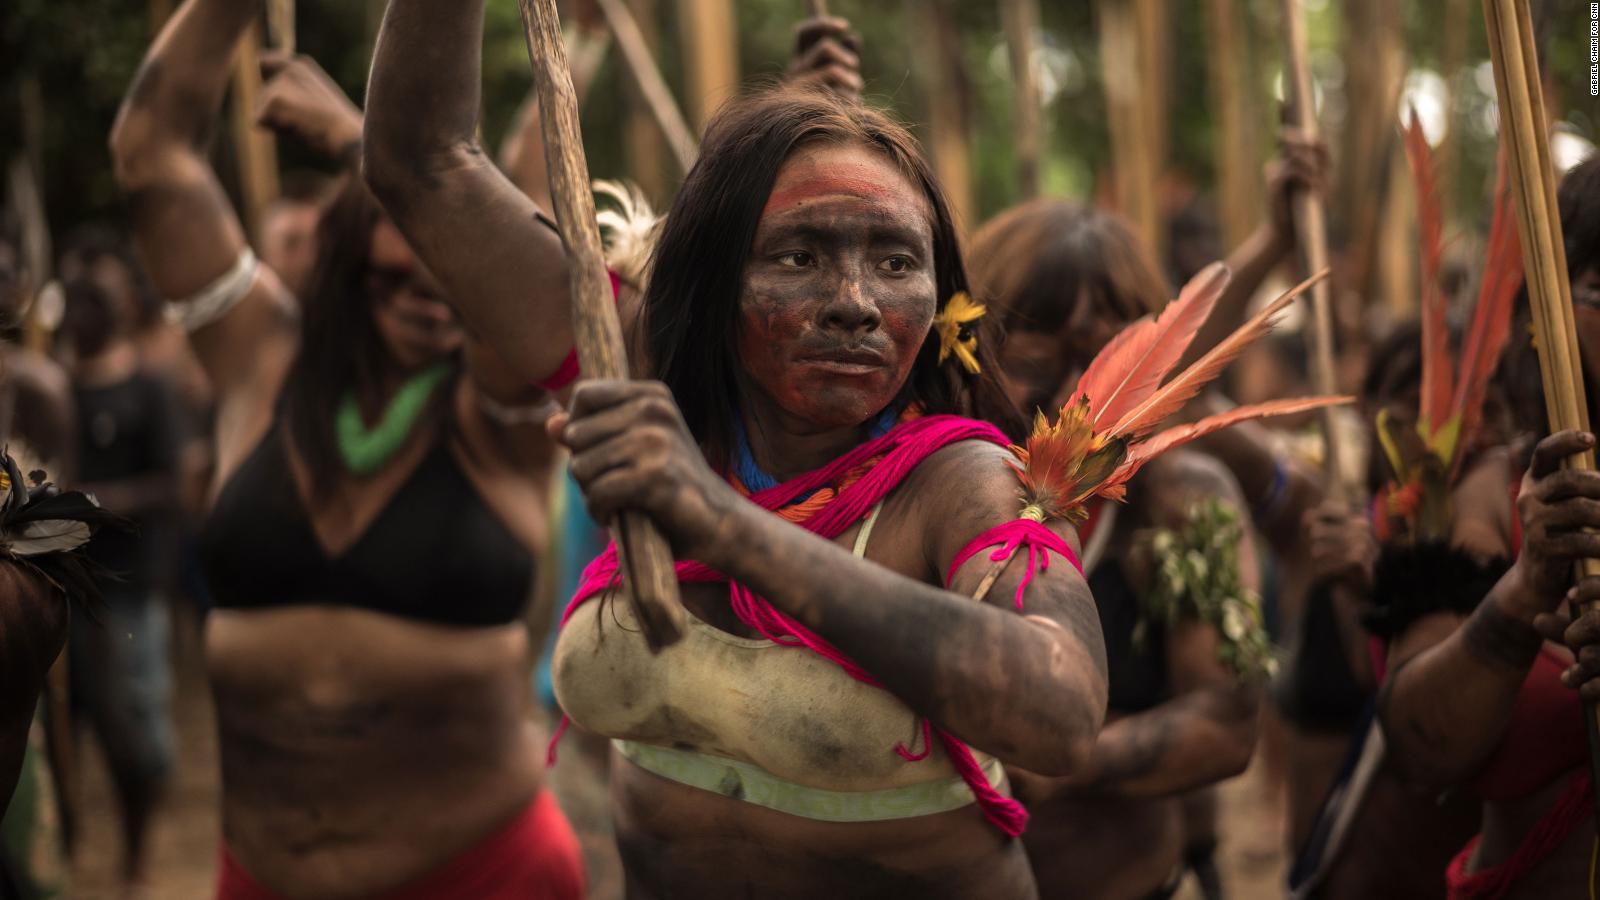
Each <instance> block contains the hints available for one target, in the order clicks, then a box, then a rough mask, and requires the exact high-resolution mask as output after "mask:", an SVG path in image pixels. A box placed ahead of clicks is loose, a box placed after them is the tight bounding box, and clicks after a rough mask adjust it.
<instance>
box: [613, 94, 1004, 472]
mask: <svg viewBox="0 0 1600 900" xmlns="http://www.w3.org/2000/svg"><path fill="white" fill-rule="evenodd" d="M813 143H835V144H844V145H851V144H856V145H861V146H865V147H868V148H871V149H873V150H877V151H879V152H881V153H882V154H883V155H884V156H886V157H888V158H889V159H890V160H891V161H892V162H894V163H895V165H896V166H898V167H899V169H900V171H902V172H903V173H905V175H906V177H907V178H909V179H910V180H911V182H912V183H913V184H915V185H917V186H918V187H919V188H921V189H922V193H923V195H924V196H925V197H927V199H928V206H929V209H930V210H932V218H933V222H932V225H933V257H934V277H935V282H936V283H937V285H938V292H939V293H938V298H939V305H940V308H941V309H942V308H943V306H944V304H945V302H946V301H948V300H949V299H950V297H951V296H953V295H954V294H956V293H957V292H959V291H965V290H966V289H967V273H966V268H965V266H964V265H963V264H962V259H961V246H960V243H959V241H958V239H957V236H956V228H955V224H954V222H953V220H952V218H951V215H950V205H949V203H948V202H947V201H946V200H945V196H944V192H943V191H942V190H941V189H940V188H939V184H938V181H937V179H936V178H935V176H934V173H933V167H932V166H930V165H929V164H928V161H927V158H926V157H925V156H924V155H923V153H922V150H921V148H920V147H918V146H917V143H916V140H915V139H914V138H912V137H911V135H910V133H909V132H907V131H906V130H905V129H904V128H903V127H901V126H900V125H898V124H897V123H895V122H894V121H893V120H892V119H890V118H889V117H888V116H886V115H884V114H883V113H881V112H879V111H877V110H875V109H871V108H869V107H867V106H864V105H860V104H857V103H854V102H851V101H848V100H844V99H841V98H839V97H838V96H837V95H835V94H832V93H829V92H821V91H812V90H805V89H800V88H794V87H782V88H775V89H767V90H764V91H762V92H760V93H756V94H753V95H750V96H748V97H745V98H742V99H740V100H736V101H734V102H732V103H730V104H729V105H727V106H725V107H724V108H723V109H722V110H721V111H720V112H719V113H718V114H717V116H716V118H714V119H713V120H712V122H711V124H710V126H709V127H708V128H707V129H706V135H705V139H704V140H703V141H702V142H701V145H700V160H699V162H697V163H696V164H695V166H694V168H693V169H692V170H691V171H690V172H689V174H688V176H687V177H686V178H685V179H684V182H683V187H682V188H681V189H680V190H679V192H678V196H677V199H676V200H675V201H674V202H673V204H672V209H671V211H670V212H669V213H668V214H667V217H666V221H665V223H664V224H663V226H662V230H661V238H660V241H659V242H658V243H657V245H656V250H655V257H654V260H653V263H652V265H653V267H654V268H653V269H652V271H651V275H650V284H649V287H648V288H646V291H645V297H644V307H643V314H642V315H641V316H640V325H641V327H642V328H643V329H644V334H643V342H644V347H645V349H646V353H647V355H648V357H649V364H650V368H651V370H652V371H653V373H654V374H655V377H657V378H659V379H661V380H662V381H663V382H665V383H666V384H667V386H668V387H669V388H671V389H672V394H673V397H674V398H675V399H676V400H677V403H678V407H679V409H681V410H682V411H683V417H684V421H685V422H686V423H687V424H688V426H689V430H690V431H691V432H692V433H693V434H694V436H695V438H696V440H698V441H699V442H700V444H701V447H702V448H703V449H704V451H705V452H706V455H707V456H708V457H709V458H710V459H711V460H712V462H713V463H714V464H717V465H721V464H723V463H725V462H726V461H727V452H728V449H729V447H730V446H731V443H732V439H733V438H732V428H733V422H734V415H735V413H736V411H737V410H738V397H737V392H736V388H735V385H736V384H737V382H738V379H737V375H738V373H739V372H740V362H739V356H738V350H737V337H738V327H739V315H738V313H739V296H740V293H741V291H742V290H743V283H744V279H743V275H744V268H745V263H746V261H747V260H748V259H749V256H750V247H751V244H752V242H753V241H754V240H755V234H756V225H757V223H758V222H759V221H760V219H761V211H762V209H763V208H764V207H765V206H766V203H767V198H768V196H769V195H770V194H771V193H772V185H773V183H774V182H775V181H776V180H777V177H778V170H779V168H780V167H781V166H782V165H783V163H784V160H786V159H788V158H789V156H790V154H792V153H793V152H794V151H795V150H797V149H798V148H800V147H802V146H805V145H808V144H813ZM994 319H995V317H994V316H988V317H985V318H984V319H983V320H981V321H980V323H979V327H978V361H979V367H980V372H979V374H977V375H971V374H968V373H967V372H966V370H965V369H963V368H962V367H961V366H960V365H959V364H957V363H955V362H954V361H953V360H951V361H949V362H947V364H945V365H940V364H939V362H938V359H939V339H938V336H937V335H935V334H933V333H932V332H931V330H930V334H929V336H928V338H927V339H926V340H925V341H924V342H923V345H922V350H921V351H920V352H919V354H918V355H917V359H916V362H915V363H914V365H913V367H912V370H911V375H910V377H909V378H908V379H907V381H906V384H905V386H904V388H902V390H901V398H900V399H902V400H905V401H908V402H911V403H916V404H918V405H920V406H921V407H922V409H923V410H924V411H926V412H928V413H954V414H958V415H965V416H970V417H972V418H977V419H984V420H986V421H989V422H992V423H994V424H995V425H996V426H998V427H999V428H1000V429H1001V430H1002V431H1004V432H1006V433H1007V434H1008V435H1010V436H1011V437H1012V438H1013V439H1018V438H1020V436H1021V432H1022V427H1023V421H1022V417H1021V415H1020V414H1019V413H1018V412H1017V409H1016V407H1015V406H1013V405H1012V404H1011V402H1010V401H1009V400H1008V399H1007V398H1006V396H1005V392H1004V391H1003V390H1001V387H1000V383H999V381H998V378H997V372H998V371H999V370H998V363H997V362H996V357H995V346H996V344H997V343H998V342H999V340H1000V337H1001V334H1000V330H999V325H998V323H997V322H995V321H994Z"/></svg>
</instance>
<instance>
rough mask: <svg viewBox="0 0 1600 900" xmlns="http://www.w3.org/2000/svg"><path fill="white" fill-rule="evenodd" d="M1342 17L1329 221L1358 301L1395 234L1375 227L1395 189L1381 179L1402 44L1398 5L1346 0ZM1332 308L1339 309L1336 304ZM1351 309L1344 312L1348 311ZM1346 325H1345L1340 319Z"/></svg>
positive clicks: (1391, 162)
mask: <svg viewBox="0 0 1600 900" xmlns="http://www.w3.org/2000/svg"><path fill="white" fill-rule="evenodd" d="M1341 6H1342V11H1343V19H1344V29H1345V33H1344V37H1343V51H1342V52H1343V61H1344V71H1345V109H1346V113H1345V121H1344V126H1343V128H1342V129H1341V130H1340V135H1339V142H1340V150H1339V152H1338V153H1337V154H1335V157H1334V158H1335V159H1337V160H1338V163H1339V165H1338V168H1337V169H1336V170H1335V171H1334V173H1333V176H1334V182H1335V191H1334V193H1333V194H1331V195H1330V197H1331V202H1332V205H1333V216H1332V218H1333V220H1334V221H1336V222H1338V223H1340V225H1341V226H1342V231H1343V233H1344V234H1345V235H1346V241H1345V245H1346V253H1345V256H1346V259H1347V261H1348V262H1347V264H1346V265H1344V266H1343V267H1342V269H1343V271H1344V273H1345V277H1344V278H1342V279H1341V281H1342V282H1343V283H1344V284H1345V285H1347V286H1348V287H1347V289H1348V290H1349V291H1352V292H1354V293H1356V294H1357V295H1358V296H1361V297H1363V298H1364V299H1368V300H1370V299H1372V298H1373V297H1374V296H1375V292H1374V290H1373V272H1374V269H1375V261H1376V259H1377V257H1378V254H1379V248H1380V245H1381V244H1382V243H1383V242H1385V241H1401V242H1404V241H1405V240H1406V239H1405V238H1404V237H1403V236H1401V235H1391V234H1384V233H1382V232H1381V230H1380V225H1381V223H1382V218H1383V209H1384V197H1385V195H1386V193H1387V192H1388V191H1393V190H1396V187H1395V185H1394V184H1393V183H1392V182H1390V181H1389V180H1388V174H1389V172H1390V171H1392V170H1393V169H1394V168H1395V165H1396V159H1397V158H1398V157H1399V156H1400V155H1401V154H1400V149H1399V147H1398V141H1397V140H1396V139H1395V136H1396V133H1397V132H1396V129H1395V127H1394V124H1395V121H1396V117H1397V115H1398V112H1399V102H1400V84H1401V81H1402V80H1403V78H1404V75H1405V49H1404V46H1403V43H1402V41H1401V37H1400V4H1398V3H1394V2H1393V0H1347V2H1345V3H1344V4H1342V5H1341ZM1336 312H1338V310H1336ZM1355 312H1356V311H1355V310H1351V311H1350V316H1349V318H1358V316H1355ZM1344 324H1346V325H1348V324H1349V323H1348V322H1346V323H1344Z"/></svg>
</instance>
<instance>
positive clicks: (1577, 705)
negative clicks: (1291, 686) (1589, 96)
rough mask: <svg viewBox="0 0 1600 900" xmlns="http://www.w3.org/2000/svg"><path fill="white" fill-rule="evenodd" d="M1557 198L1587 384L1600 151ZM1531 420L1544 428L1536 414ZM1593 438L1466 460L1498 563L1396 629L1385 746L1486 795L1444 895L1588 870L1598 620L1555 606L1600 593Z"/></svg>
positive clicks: (1490, 552)
mask: <svg viewBox="0 0 1600 900" xmlns="http://www.w3.org/2000/svg"><path fill="white" fill-rule="evenodd" d="M1559 200H1560V214H1561V231H1562V232H1563V233H1564V234H1565V236H1566V253H1567V273H1566V275H1567V277H1568V278H1569V279H1570V282H1571V284H1572V288H1573V290H1572V296H1573V312H1574V317H1575V320H1576V324H1577V335H1578V346H1579V351H1580V356H1581V357H1582V364H1583V368H1584V379H1585V381H1586V382H1588V383H1590V384H1593V383H1595V382H1596V375H1600V314H1597V312H1596V309H1597V307H1600V304H1597V303H1596V302H1595V301H1596V296H1597V294H1596V291H1595V289H1594V288H1595V285H1596V284H1600V242H1597V241H1596V239H1595V237H1596V235H1600V158H1595V159H1590V160H1589V161H1588V162H1585V163H1583V164H1582V165H1580V166H1578V167H1577V168H1575V169H1573V170H1572V171H1571V172H1569V173H1568V174H1567V176H1566V178H1565V179H1564V180H1563V182H1562V185H1561V190H1560V197H1559ZM1526 333H1527V331H1526V324H1525V323H1522V322H1519V323H1516V324H1514V325H1513V326H1512V334H1513V335H1518V334H1526ZM1521 356H1523V357H1528V356H1531V352H1530V351H1527V350H1526V349H1524V351H1523V352H1522V354H1521ZM1522 362H1523V363H1524V364H1525V365H1526V366H1528V367H1531V366H1532V361H1531V359H1524V360H1522ZM1516 363H1517V359H1516V357H1515V355H1514V356H1513V358H1512V359H1510V360H1508V364H1511V365H1515V364H1516ZM1594 396H1595V395H1594V394H1593V393H1592V392H1591V393H1590V394H1589V397H1590V398H1591V407H1590V415H1591V416H1593V415H1594V414H1595V410H1594V407H1593V405H1592V404H1593V398H1594ZM1513 408H1514V409H1517V410H1520V411H1521V412H1523V413H1524V414H1525V415H1527V416H1529V417H1530V419H1532V418H1534V417H1538V416H1539V415H1540V412H1541V411H1542V409H1543V405H1542V403H1540V402H1539V401H1538V400H1537V399H1534V398H1531V397H1530V398H1528V399H1527V400H1526V401H1524V402H1520V403H1517V404H1514V407H1513ZM1525 427H1526V429H1527V430H1528V431H1529V432H1530V433H1532V434H1541V433H1543V432H1544V431H1545V427H1544V425H1543V422H1542V421H1528V422H1526V423H1525ZM1593 447H1594V437H1593V435H1591V434H1586V433H1578V432H1571V431H1564V432H1558V433H1556V434H1552V435H1549V436H1547V437H1544V438H1543V439H1542V440H1540V441H1539V442H1538V444H1537V446H1536V447H1534V449H1533V452H1532V456H1531V460H1526V461H1525V463H1526V464H1525V465H1524V464H1522V463H1523V462H1524V461H1519V462H1518V464H1514V465H1508V464H1506V463H1505V462H1504V457H1503V456H1502V457H1498V458H1499V459H1500V460H1501V462H1500V463H1499V464H1495V462H1494V460H1495V457H1490V458H1488V459H1487V461H1486V463H1485V464H1484V465H1482V466H1479V467H1478V468H1476V469H1474V470H1471V471H1469V472H1468V474H1467V475H1466V476H1465V477H1464V478H1463V480H1462V483H1461V485H1460V487H1459V488H1458V489H1457V491H1456V493H1455V496H1454V503H1455V515H1454V517H1453V526H1454V531H1453V534H1452V543H1453V544H1454V545H1456V546H1457V547H1459V548H1461V549H1462V550H1463V551H1464V552H1466V553H1468V554H1471V555H1472V556H1475V557H1477V558H1478V560H1479V563H1480V564H1481V565H1498V567H1499V569H1501V570H1503V571H1504V574H1503V575H1502V576H1501V577H1500V578H1499V580H1498V581H1496V582H1494V586H1493V588H1492V589H1491V590H1489V592H1488V594H1487V595H1486V596H1481V600H1479V598H1477V597H1468V598H1464V599H1466V601H1467V602H1466V603H1465V605H1464V606H1463V605H1461V604H1459V603H1458V602H1452V601H1456V600H1459V599H1462V598H1450V597H1423V598H1421V599H1419V603H1427V604H1431V605H1435V606H1436V607H1443V608H1436V609H1434V610H1433V611H1432V612H1430V613H1429V614H1427V615H1422V616H1418V617H1415V618H1413V619H1412V620H1411V621H1410V622H1409V623H1408V624H1407V625H1406V627H1405V628H1404V629H1403V630H1402V631H1400V632H1399V634H1398V635H1396V637H1395V638H1394V639H1393V640H1392V642H1391V643H1390V645H1389V658H1388V663H1389V671H1390V675H1389V677H1388V679H1387V681H1386V682H1385V683H1384V686H1383V689H1382V691H1381V692H1380V694H1379V714H1380V715H1381V717H1382V720H1383V724H1384V731H1385V735H1386V736H1387V738H1388V746H1389V751H1390V755H1391V758H1392V759H1393V760H1394V761H1395V762H1396V763H1397V764H1398V765H1399V766H1400V767H1401V769H1402V771H1403V772H1404V773H1405V774H1407V775H1408V776H1410V777H1411V778H1412V779H1414V780H1416V781H1418V782H1421V783H1423V784H1426V785H1431V786H1437V787H1459V788H1463V789H1466V790H1470V791H1471V792H1472V793H1473V794H1474V795H1475V796H1477V797H1479V798H1481V799H1482V801H1483V828H1482V831H1481V833H1480V834H1479V836H1478V837H1476V838H1474V839H1473V841H1472V842H1471V843H1469V844H1468V845H1467V846H1466V847H1465V848H1463V850H1462V851H1461V853H1460V854H1459V855H1458V856H1457V857H1456V859H1455V861H1454V862H1453V863H1452V864H1451V866H1450V868H1449V870H1448V872H1447V873H1446V874H1447V878H1448V881H1449V890H1450V896H1451V897H1452V898H1477V897H1508V898H1513V897H1515V898H1520V897H1529V898H1532V897H1566V896H1582V892H1583V891H1584V890H1586V889H1588V886H1589V885H1590V881H1591V877H1592V874H1593V868H1592V858H1593V853H1594V842H1595V830H1594V819H1593V816H1594V803H1593V790H1594V788H1593V785H1592V784H1591V779H1590V773H1589V770H1588V751H1587V748H1586V740H1585V735H1584V716H1585V714H1586V713H1585V711H1584V709H1583V707H1582V704H1581V702H1580V699H1579V694H1578V693H1577V692H1576V691H1574V690H1572V688H1574V687H1577V686H1578V685H1579V684H1580V683H1582V682H1584V681H1589V680H1592V679H1593V678H1594V676H1595V675H1596V673H1597V671H1600V669H1597V668H1596V667H1595V666H1593V664H1592V661H1591V660H1592V654H1593V647H1592V646H1591V645H1593V644H1594V643H1595V642H1596V638H1597V637H1600V633H1597V631H1596V630H1595V629H1594V627H1593V617H1585V618H1584V619H1583V620H1582V621H1581V622H1580V624H1579V625H1575V626H1573V628H1572V630H1571V631H1568V632H1566V633H1565V634H1564V633H1563V627H1564V625H1565V624H1566V616H1565V614H1564V613H1563V612H1562V608H1563V607H1564V606H1565V604H1566V603H1568V602H1569V601H1572V600H1577V601H1580V602H1588V601H1590V600H1593V599H1594V598H1595V597H1596V596H1600V591H1597V589H1596V584H1595V581H1594V579H1586V580H1584V581H1582V582H1580V583H1579V584H1578V586H1577V587H1576V588H1573V587H1572V571H1573V563H1574V561H1575V560H1578V559H1582V558H1594V557H1600V535H1596V534H1595V533H1594V531H1593V529H1595V528H1600V504H1597V502H1596V501H1597V500H1600V474H1596V473H1594V472H1584V471H1576V470H1564V469H1561V468H1560V462H1561V460H1562V459H1563V458H1565V457H1567V456H1571V455H1573V454H1575V453H1577V452H1579V451H1582V450H1585V449H1591V448H1593ZM1473 601H1478V602H1475V603H1474V602H1473ZM1458 610H1459V611H1458ZM1569 646H1572V647H1581V648H1583V649H1582V650H1581V651H1580V656H1579V659H1581V660H1582V661H1583V663H1584V664H1583V665H1580V666H1578V667H1577V668H1573V666H1574V656H1573V652H1572V651H1571V650H1569V649H1568V647H1569ZM1584 690H1585V693H1586V694H1587V693H1589V692H1590V691H1592V690H1593V685H1589V686H1586V687H1585V689H1584Z"/></svg>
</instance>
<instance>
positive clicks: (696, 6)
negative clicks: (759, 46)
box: [678, 0, 739, 131]
mask: <svg viewBox="0 0 1600 900" xmlns="http://www.w3.org/2000/svg"><path fill="white" fill-rule="evenodd" d="M678 11H679V15H678V26H679V28H680V30H681V33H682V36H683V44H684V47H683V49H684V62H685V65H686V67H687V70H688V71H687V74H688V76H689V77H688V83H689V88H688V92H687V93H688V97H689V104H688V106H689V112H690V114H691V115H693V116H694V122H695V127H696V128H697V129H699V130H701V131H703V130H705V127H706V123H707V122H709V121H710V120H711V115H712V113H715V112H716V111H717V107H718V106H721V105H722V102H723V101H724V100H726V99H728V98H729V97H731V96H733V94H734V92H736V91H737V90H738V89H739V42H738V35H737V34H736V33H735V31H734V24H733V3H732V0H679V2H678Z"/></svg>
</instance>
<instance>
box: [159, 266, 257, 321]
mask: <svg viewBox="0 0 1600 900" xmlns="http://www.w3.org/2000/svg"><path fill="white" fill-rule="evenodd" d="M259 264H260V263H259V262H258V261H257V259H256V255H255V254H254V253H252V252H250V248H249V247H246V248H244V249H243V250H241V251H240V252H239V261H238V262H236V263H234V264H233V267H232V268H230V269H229V270H228V271H226V272H224V273H222V274H221V275H219V276H218V277H217V280H216V281H213V282H211V283H210V284H209V285H206V286H205V287H204V288H202V289H200V291H199V292H198V293H196V294H195V295H194V296H192V297H190V298H189V299H187V300H173V301H169V302H168V303H167V319H168V320H169V321H172V322H176V323H177V324H178V325H181V326H182V327H183V330H184V331H189V332H193V331H198V330H200V329H201V328H204V327H206V326H207V325H210V324H211V323H212V322H215V321H217V320H218V319H220V318H222V317H223V316H225V315H227V314H228V312H229V310H231V309H233V308H234V307H235V306H237V305H238V303H239V301H240V300H243V299H244V295H245V294H248V293H250V285H251V284H253V283H254V282H255V277H256V266H257V265H259Z"/></svg>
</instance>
